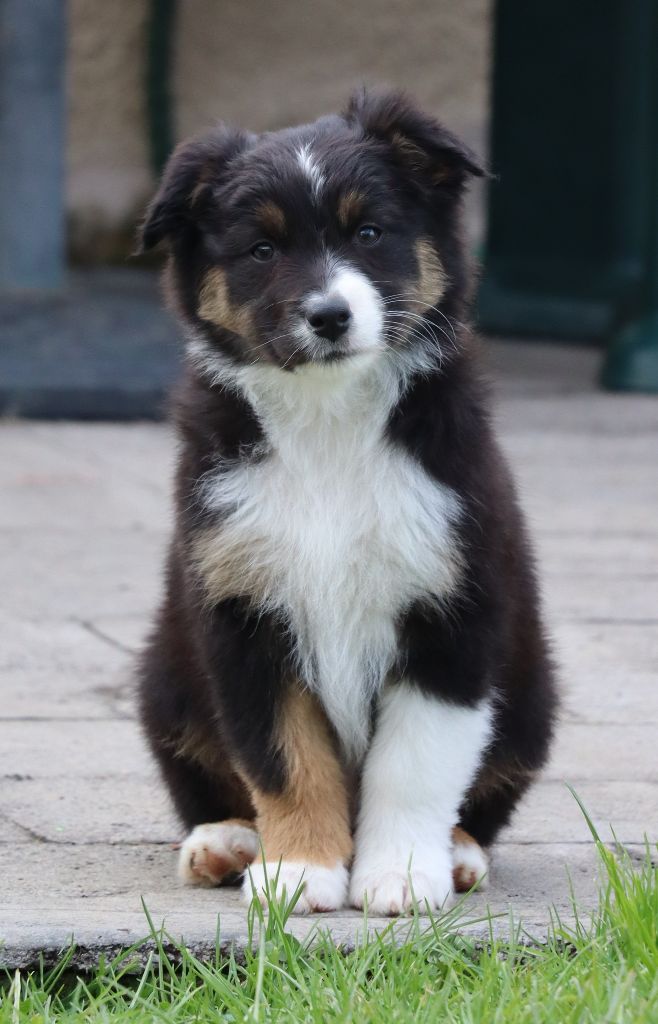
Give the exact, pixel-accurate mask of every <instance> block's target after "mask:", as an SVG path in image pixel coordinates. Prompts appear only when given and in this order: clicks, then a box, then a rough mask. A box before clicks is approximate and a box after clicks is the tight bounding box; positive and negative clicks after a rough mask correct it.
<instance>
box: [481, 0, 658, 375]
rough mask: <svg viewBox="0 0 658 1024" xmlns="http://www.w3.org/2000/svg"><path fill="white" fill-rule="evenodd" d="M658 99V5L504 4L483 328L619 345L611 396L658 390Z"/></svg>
mask: <svg viewBox="0 0 658 1024" xmlns="http://www.w3.org/2000/svg"><path fill="white" fill-rule="evenodd" d="M657 96H658V3H657V2H656V0H598V2H594V0H585V2H584V3H573V0H533V2H532V3H528V2H527V0H498V3H497V6H496V23H495V42H494V81H493V118H492V147H491V148H492V155H491V165H492V171H493V173H494V174H495V175H496V176H497V178H496V180H494V181H493V182H492V185H491V189H490V206H489V225H488V237H487V246H486V256H485V272H484V277H483V282H482V287H481V291H480V296H479V313H480V322H481V325H482V326H483V327H484V329H485V330H491V331H495V332H500V333H505V334H522V335H526V336H540V335H543V336H546V337H553V338H558V339H559V338H564V339H580V340H594V341H602V342H606V343H612V347H611V350H610V357H609V359H608V362H607V364H606V371H605V374H604V380H605V383H606V385H607V386H610V387H642V388H643V389H649V390H651V389H654V388H655V389H658V359H656V357H655V355H651V354H647V346H649V348H651V344H652V341H651V339H652V338H655V322H656V315H657V313H658V273H657V266H658V241H657V239H658V203H657V200H656V194H657V191H658V112H657V111H658V102H657ZM650 324H653V325H654V326H653V328H651V326H650ZM628 325H630V326H628ZM652 330H653V333H652ZM629 332H630V334H629ZM653 343H654V344H655V341H654V342H653ZM635 350H637V351H638V352H639V351H641V352H642V357H641V359H640V357H639V356H638V357H633V358H637V359H639V362H638V365H637V368H636V369H634V370H633V371H632V372H627V371H626V370H625V369H624V366H625V364H626V363H627V362H628V359H629V358H630V357H631V353H632V352H634V351H635ZM640 364H641V365H640ZM652 366H654V367H656V369H653V370H652V369H651V368H652Z"/></svg>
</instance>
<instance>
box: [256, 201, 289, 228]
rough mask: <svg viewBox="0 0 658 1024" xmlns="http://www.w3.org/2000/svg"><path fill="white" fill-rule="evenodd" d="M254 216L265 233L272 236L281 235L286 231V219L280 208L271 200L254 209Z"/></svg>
mask: <svg viewBox="0 0 658 1024" xmlns="http://www.w3.org/2000/svg"><path fill="white" fill-rule="evenodd" d="M256 216H257V217H258V219H259V220H260V221H261V223H262V225H263V227H264V228H265V230H266V231H269V232H271V233H272V234H273V235H283V234H285V231H286V217H285V214H284V212H283V210H282V209H281V207H280V206H277V204H276V203H275V202H273V201H272V200H271V199H268V200H266V202H264V203H261V204H260V206H258V207H257V208H256Z"/></svg>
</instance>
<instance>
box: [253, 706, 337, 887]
mask: <svg viewBox="0 0 658 1024" xmlns="http://www.w3.org/2000/svg"><path fill="white" fill-rule="evenodd" d="M278 743H279V747H280V749H281V751H282V752H283V755H284V758H285V761H286V764H287V785H286V789H285V791H284V792H283V793H281V794H278V795H274V796H273V795H272V794H271V793H263V792H262V791H260V790H259V789H257V788H255V787H252V788H251V798H252V800H253V802H254V805H255V807H256V822H257V826H258V831H259V832H260V836H261V842H262V845H263V850H264V852H265V859H266V860H267V861H269V862H272V861H278V860H279V859H283V860H291V861H302V862H303V861H306V862H308V863H313V864H321V865H325V866H327V867H334V866H335V864H336V862H337V861H340V862H341V863H343V864H345V863H347V861H348V860H349V859H350V857H351V855H352V836H351V832H350V819H349V810H348V798H347V791H346V788H345V780H344V777H343V771H342V768H341V765H340V763H339V761H338V758H337V756H336V751H335V749H334V744H333V741H332V737H331V734H330V732H329V727H328V725H327V721H326V718H325V716H324V714H323V712H322V710H321V709H320V706H319V705H318V703H317V701H316V700H315V698H314V697H313V696H312V695H311V694H310V693H308V691H306V690H304V691H302V690H300V689H299V688H297V687H295V688H294V689H293V690H292V691H291V693H290V696H289V698H288V701H287V703H286V707H285V708H284V709H283V711H282V714H281V723H280V727H279V737H278ZM257 859H260V858H257Z"/></svg>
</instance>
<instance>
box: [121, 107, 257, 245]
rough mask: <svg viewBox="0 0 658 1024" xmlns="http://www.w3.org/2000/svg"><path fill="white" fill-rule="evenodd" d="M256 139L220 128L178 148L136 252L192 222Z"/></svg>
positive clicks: (150, 206)
mask: <svg viewBox="0 0 658 1024" xmlns="http://www.w3.org/2000/svg"><path fill="white" fill-rule="evenodd" d="M255 138H256V136H254V135H250V134H249V133H248V132H241V131H238V130H235V129H231V128H227V127H226V126H225V125H219V126H218V127H217V128H215V129H213V131H212V132H209V133H206V134H204V135H202V136H199V137H198V138H196V139H191V140H190V141H189V142H182V143H181V144H180V145H179V146H177V147H176V149H175V150H174V151H173V153H172V154H171V156H170V157H169V160H168V161H167V166H166V167H165V169H164V173H163V175H162V180H161V182H160V187H159V189H158V191H157V193H156V195H155V197H154V198H153V199H152V200H151V202H150V204H149V207H148V209H147V211H146V216H145V217H144V221H143V223H142V225H141V227H140V229H139V234H138V239H137V253H143V252H147V251H148V250H149V249H152V248H153V247H154V246H155V245H157V244H158V242H162V241H163V240H164V239H171V238H173V237H174V236H175V235H177V234H178V233H179V232H180V231H181V230H182V229H183V228H184V227H185V226H186V225H187V224H189V223H191V222H192V221H194V220H195V218H196V217H197V216H198V215H199V212H200V210H201V208H202V207H203V200H204V198H207V196H208V195H209V194H210V193H211V192H212V189H213V188H214V187H215V186H216V185H218V184H220V183H221V180H222V177H223V175H224V174H225V172H226V168H227V166H228V165H229V163H230V162H231V160H233V159H234V158H235V157H236V156H238V154H239V153H242V152H244V150H245V149H248V148H249V147H250V146H251V145H252V144H253V142H254V140H255Z"/></svg>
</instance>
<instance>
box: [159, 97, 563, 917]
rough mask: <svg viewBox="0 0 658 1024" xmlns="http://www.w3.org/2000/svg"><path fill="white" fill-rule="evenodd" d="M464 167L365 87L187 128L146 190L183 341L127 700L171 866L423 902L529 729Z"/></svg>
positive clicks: (537, 626)
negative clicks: (170, 477) (478, 327)
mask: <svg viewBox="0 0 658 1024" xmlns="http://www.w3.org/2000/svg"><path fill="white" fill-rule="evenodd" d="M482 173H483V171H482V169H481V167H480V165H479V164H478V162H477V160H476V159H475V157H474V156H473V154H472V153H470V152H469V151H468V149H467V148H466V147H465V146H464V145H462V144H461V143H460V142H459V141H458V140H457V139H456V138H455V137H454V136H453V135H451V134H450V133H449V132H448V131H446V130H445V129H444V128H443V127H442V126H441V124H439V123H438V122H437V121H435V120H434V119H433V118H431V117H429V116H427V115H426V114H424V113H422V112H420V111H419V110H417V109H416V107H415V106H414V105H413V104H412V103H411V102H410V101H409V100H408V99H407V98H406V97H405V96H404V95H402V94H398V93H384V94H373V93H367V92H362V93H360V94H358V95H357V96H355V97H353V98H352V100H351V101H350V103H349V105H348V106H347V108H346V110H345V111H344V113H343V114H341V115H338V116H331V117H323V118H321V119H320V120H319V121H316V122H315V123H314V124H311V125H306V126H303V127H301V128H294V129H290V130H285V131H279V132H268V133H266V134H264V135H259V136H257V135H252V134H248V133H245V132H242V131H234V130H232V129H229V128H226V127H221V126H220V127H217V128H215V129H214V130H212V131H210V132H208V133H207V134H205V135H202V136H200V137H199V138H197V139H194V140H192V141H191V142H187V143H184V144H183V145H181V146H180V147H179V148H178V149H177V150H176V151H175V153H174V154H173V156H172V157H171V159H170V161H169V164H168V166H167V168H166V171H165V173H164V177H163V181H162V184H161V186H160V190H159V192H158V193H157V195H156V197H155V199H154V200H153V202H152V204H151V206H150V208H149V210H148V213H147V215H146V219H145V222H144V225H143V229H142V245H143V248H144V249H150V248H151V247H152V246H155V245H156V244H157V243H159V242H161V241H166V242H167V243H168V247H169V252H170V257H169V265H168V270H167V278H168V288H169V294H170V296H171V301H172V302H173V304H174V306H175V309H176V311H177V313H178V316H179V318H180V320H181V323H182V325H183V330H184V334H185V337H186V340H187V355H186V361H187V367H186V372H185V378H184V381H183V383H182V386H181V389H180V393H179V395H178V398H177V403H176V408H177V424H178V432H179V438H180V455H179V463H178V474H177V484H176V499H175V508H176V529H175V533H174V537H173V541H172V544H171V549H170V552H169V558H168V563H167V572H166V588H165V596H164V601H163V604H162V607H161V610H160V613H159V615H158V618H157V623H156V625H155V630H154V632H153V635H152V637H151V639H150V643H149V645H148V648H147V650H146V652H145V654H144V656H143V659H142V664H141V717H142V722H143V725H144V728H145V731H146V735H147V737H148V739H149V741H150V745H151V747H152V750H153V753H154V754H155V757H156V758H157V760H158V762H159V765H160V768H161V770H162V774H163V776H164V779H165V782H166V784H167V786H168V788H169V791H170V793H171V796H172V798H173V801H174V804H175V806H176V809H177V811H178V813H179V815H180V817H181V818H182V821H183V823H184V825H185V827H186V828H187V829H188V831H189V835H188V838H187V839H186V841H185V842H184V844H183V846H182V850H181V854H180V875H181V877H182V878H183V880H184V881H186V882H192V883H221V882H224V881H227V880H233V881H234V880H235V879H236V877H237V876H239V875H241V874H243V873H244V872H245V868H246V867H247V865H250V870H249V872H248V873H247V875H246V877H245V881H244V892H245V895H246V897H247V898H251V896H252V891H254V890H255V892H256V893H257V894H258V895H259V896H260V897H261V899H263V898H264V890H265V888H266V885H267V879H269V884H270V885H271V886H272V887H273V886H274V882H275V879H276V884H277V886H278V890H283V889H284V888H285V889H286V890H287V892H288V895H291V894H292V892H293V891H294V890H295V889H296V888H297V887H298V886H299V885H300V883H301V886H302V892H301V898H300V899H299V902H298V903H297V906H296V908H295V909H296V911H297V912H304V911H328V910H335V909H337V908H339V907H341V906H343V905H344V904H345V903H346V902H348V901H349V903H351V904H352V905H353V906H355V907H362V906H364V905H366V904H367V906H368V908H369V910H370V912H372V913H374V914H380V913H381V914H397V913H400V912H403V911H405V910H406V909H408V908H409V907H410V906H411V905H412V903H413V902H414V901H417V902H418V903H419V904H420V905H421V906H425V905H428V906H429V907H431V908H438V907H441V906H442V905H443V904H444V903H445V901H446V900H447V899H448V897H449V896H450V894H451V892H452V891H453V889H454V888H456V889H458V890H464V889H468V888H469V887H471V886H472V885H473V884H475V883H476V882H477V881H478V880H479V879H481V877H482V876H483V875H484V873H485V872H486V869H487V861H486V859H485V854H484V852H483V849H486V848H487V847H488V846H489V845H490V844H491V842H492V841H493V839H494V838H495V836H496V834H497V833H498V831H499V829H500V828H501V826H503V825H504V824H505V823H506V822H507V821H508V820H509V817H510V814H511V812H512V810H513V808H514V806H515V804H516V803H517V801H518V799H519V797H520V796H521V794H522V793H523V792H524V791H525V789H526V787H527V786H528V784H529V783H530V781H531V780H532V778H533V777H534V775H535V774H536V772H537V770H538V768H539V767H540V766H541V765H542V763H543V762H544V760H545V758H546V755H547V750H548V746H549V741H550V737H551V731H552V722H553V716H554V708H555V694H554V685H553V679H552V672H551V667H550V662H549V658H548V656H547V645H546V641H545V637H544V633H543V629H542V624H541V620H540V613H539V606H538V596H537V587H536V581H535V573H534V569H533V562H532V556H531V552H530V549H529V545H528V541H527V538H526V532H525V527H524V524H523V520H522V517H521V514H520V512H519V508H518V505H517V501H516V497H515V492H514V486H513V483H512V480H511V479H510V475H509V472H508V469H507V466H506V464H505V461H504V459H503V457H502V455H501V453H500V450H499V448H498V445H497V443H496V440H495V438H494V437H493V434H492V430H491V426H490V422H489V416H488V401H487V397H486V392H485V390H484V389H483V386H482V384H481V381H480V378H479V375H478V372H477V368H476V366H475V356H474V353H473V343H472V340H471V338H470V334H469V329H468V327H467V326H465V325H464V320H465V318H466V316H467V315H468V314H467V302H468V295H469V286H470V280H469V278H470V275H469V268H468V261H467V259H466V257H465V253H464V245H463V242H462V238H461V230H460V217H461V212H460V207H461V196H462V193H463V191H464V188H465V186H466V184H467V181H468V179H469V176H471V175H481V174H482ZM252 887H253V888H252ZM278 890H277V891H278Z"/></svg>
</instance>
